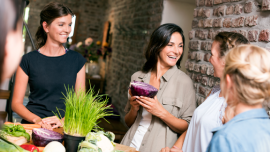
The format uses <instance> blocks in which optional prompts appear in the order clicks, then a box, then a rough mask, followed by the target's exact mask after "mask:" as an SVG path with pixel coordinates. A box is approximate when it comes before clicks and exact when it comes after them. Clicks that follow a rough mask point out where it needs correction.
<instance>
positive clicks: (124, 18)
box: [104, 0, 163, 118]
mask: <svg viewBox="0 0 270 152" xmlns="http://www.w3.org/2000/svg"><path fill="white" fill-rule="evenodd" d="M162 10H163V0H143V1H134V0H113V1H108V5H107V10H106V13H105V14H107V15H106V17H105V20H104V21H110V22H111V23H112V28H111V29H112V30H111V33H112V34H113V39H112V50H113V53H112V58H111V60H110V64H109V70H108V73H107V84H106V93H107V94H109V95H110V96H111V97H112V102H113V104H114V105H115V106H116V107H117V109H118V110H119V112H120V116H121V117H122V118H124V115H125V113H124V107H125V105H126V103H127V101H128V99H127V94H128V92H127V91H128V86H129V83H130V78H131V75H132V74H133V73H135V72H136V71H138V70H140V69H141V67H142V65H143V64H144V62H145V59H144V56H143V52H144V50H145V47H146V45H147V42H148V40H149V37H150V34H151V33H152V31H153V30H154V29H155V28H157V27H158V26H159V25H160V22H161V16H162Z"/></svg>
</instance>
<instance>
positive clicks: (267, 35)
mask: <svg viewBox="0 0 270 152" xmlns="http://www.w3.org/2000/svg"><path fill="white" fill-rule="evenodd" d="M259 41H263V42H270V31H269V30H268V29H267V30H262V31H261V32H260V36H259Z"/></svg>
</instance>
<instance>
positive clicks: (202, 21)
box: [198, 19, 204, 28]
mask: <svg viewBox="0 0 270 152" xmlns="http://www.w3.org/2000/svg"><path fill="white" fill-rule="evenodd" d="M198 27H200V28H203V27H204V20H203V19H201V20H199V24H198Z"/></svg>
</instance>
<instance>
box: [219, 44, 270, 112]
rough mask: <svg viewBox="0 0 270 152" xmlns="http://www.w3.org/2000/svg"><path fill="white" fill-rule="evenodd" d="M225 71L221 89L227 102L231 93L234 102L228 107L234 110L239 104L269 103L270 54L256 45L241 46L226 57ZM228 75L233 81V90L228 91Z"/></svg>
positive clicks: (229, 102)
mask: <svg viewBox="0 0 270 152" xmlns="http://www.w3.org/2000/svg"><path fill="white" fill-rule="evenodd" d="M225 62H226V64H225V69H224V74H223V77H222V79H221V88H222V90H223V95H224V96H225V98H226V100H227V99H228V95H229V93H232V94H233V98H234V99H235V100H234V101H228V100H227V103H228V106H230V107H231V108H232V109H234V107H235V105H236V104H237V102H242V103H244V104H247V105H256V104H262V103H263V102H268V101H269V97H270V53H269V51H267V50H266V49H264V48H261V47H258V46H254V45H240V46H238V47H235V48H233V49H232V50H231V51H230V52H229V53H228V54H227V55H226V57H225ZM226 75H229V76H230V78H231V79H232V83H233V90H226Z"/></svg>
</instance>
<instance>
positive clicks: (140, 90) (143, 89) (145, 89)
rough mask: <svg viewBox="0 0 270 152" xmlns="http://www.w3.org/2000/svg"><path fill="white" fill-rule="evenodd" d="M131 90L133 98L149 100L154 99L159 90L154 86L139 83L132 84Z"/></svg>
mask: <svg viewBox="0 0 270 152" xmlns="http://www.w3.org/2000/svg"><path fill="white" fill-rule="evenodd" d="M130 90H131V94H132V95H133V96H144V97H149V98H153V97H154V96H155V95H156V94H157V92H158V89H157V88H155V87H153V86H152V85H150V84H147V83H143V82H139V81H134V82H131V83H130Z"/></svg>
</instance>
